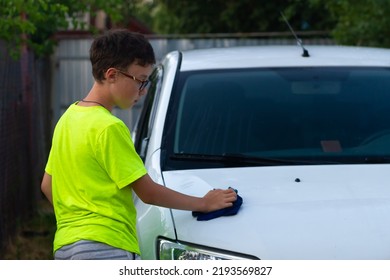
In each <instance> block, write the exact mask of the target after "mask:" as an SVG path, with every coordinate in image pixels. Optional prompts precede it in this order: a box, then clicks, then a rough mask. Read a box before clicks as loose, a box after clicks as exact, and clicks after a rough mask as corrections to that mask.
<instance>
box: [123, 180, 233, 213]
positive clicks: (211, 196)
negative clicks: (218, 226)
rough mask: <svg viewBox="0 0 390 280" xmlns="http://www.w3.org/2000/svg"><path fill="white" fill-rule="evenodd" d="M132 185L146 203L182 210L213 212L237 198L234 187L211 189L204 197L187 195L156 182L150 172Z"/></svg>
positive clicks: (230, 204)
mask: <svg viewBox="0 0 390 280" xmlns="http://www.w3.org/2000/svg"><path fill="white" fill-rule="evenodd" d="M130 187H132V188H133V190H134V192H135V193H136V194H137V196H138V197H139V198H140V199H141V200H142V201H143V202H144V203H147V204H153V205H157V206H162V207H167V208H174V209H180V210H190V211H199V212H211V211H214V210H218V209H222V208H226V207H230V206H232V205H233V202H234V201H235V200H236V199H237V194H236V192H235V191H234V190H233V189H226V190H221V189H217V190H211V191H209V192H208V193H207V194H206V195H205V196H203V197H195V196H190V195H186V194H183V193H180V192H176V191H174V190H171V189H169V188H166V187H164V186H162V185H159V184H157V183H155V182H154V181H153V180H152V178H150V176H149V175H148V174H146V175H145V176H143V177H141V178H140V179H138V180H136V181H135V182H133V183H132V184H131V185H130Z"/></svg>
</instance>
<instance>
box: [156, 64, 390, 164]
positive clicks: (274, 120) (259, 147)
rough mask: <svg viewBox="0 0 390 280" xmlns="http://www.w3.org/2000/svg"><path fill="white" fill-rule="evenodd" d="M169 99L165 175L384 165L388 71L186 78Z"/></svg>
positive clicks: (389, 143)
mask: <svg viewBox="0 0 390 280" xmlns="http://www.w3.org/2000/svg"><path fill="white" fill-rule="evenodd" d="M173 98H174V100H173V102H171V105H170V113H169V114H168V116H169V118H168V119H167V122H166V127H167V128H168V129H167V130H166V131H167V133H166V138H165V139H166V141H165V147H163V149H165V150H166V151H167V153H166V155H167V158H166V161H165V164H166V165H165V166H166V168H169V167H172V165H173V166H174V168H175V169H177V168H179V169H180V168H194V167H196V168H202V166H205V167H207V164H206V165H204V164H205V163H208V165H210V163H212V165H213V166H226V163H229V165H233V166H235V165H237V166H242V165H248V164H251V165H271V164H272V165H275V164H279V165H291V164H340V163H341V164H343V163H363V162H364V163H371V162H372V163H384V162H389V158H390V68H374V67H364V68H356V67H310V68H309V67H306V68H272V69H269V68H268V69H264V68H262V69H247V70H242V69H240V70H234V69H230V70H226V69H224V70H215V71H207V72H205V71H196V72H186V73H181V74H180V76H179V82H178V84H177V87H176V91H175V92H174V93H173Z"/></svg>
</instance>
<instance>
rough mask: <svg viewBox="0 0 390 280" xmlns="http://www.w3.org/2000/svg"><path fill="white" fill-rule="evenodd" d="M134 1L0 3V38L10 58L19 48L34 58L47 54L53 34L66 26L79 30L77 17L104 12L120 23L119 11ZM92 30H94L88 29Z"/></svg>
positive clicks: (2, 0) (9, 0) (13, 0)
mask: <svg viewBox="0 0 390 280" xmlns="http://www.w3.org/2000/svg"><path fill="white" fill-rule="evenodd" d="M133 2H134V1H130V0H127V1H122V0H61V1H60V0H0V7H1V8H0V39H2V40H4V41H5V42H7V44H8V46H9V50H10V53H11V55H12V56H14V57H18V55H19V54H20V50H21V47H22V46H27V47H29V48H31V49H32V50H33V51H34V52H35V53H36V54H38V55H46V54H50V53H51V52H52V51H53V47H54V45H55V41H54V40H53V35H54V34H55V33H56V32H57V31H60V30H66V29H68V28H69V26H73V28H74V29H80V28H81V29H83V28H84V26H83V24H84V22H83V21H82V20H80V17H79V16H80V15H82V14H83V13H85V12H89V13H90V14H91V15H92V16H93V15H94V14H95V12H96V11H98V10H100V9H102V10H105V11H106V12H107V13H108V14H109V15H110V17H111V18H112V19H113V20H114V21H115V22H120V21H122V20H123V16H124V14H123V11H124V10H126V9H128V8H129V7H130V9H131V5H132V3H133ZM90 31H92V32H93V31H94V30H90Z"/></svg>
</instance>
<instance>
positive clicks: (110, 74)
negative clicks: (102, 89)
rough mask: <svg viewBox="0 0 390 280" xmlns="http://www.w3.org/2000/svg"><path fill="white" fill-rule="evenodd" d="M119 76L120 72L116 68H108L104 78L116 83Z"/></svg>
mask: <svg viewBox="0 0 390 280" xmlns="http://www.w3.org/2000/svg"><path fill="white" fill-rule="evenodd" d="M117 74H118V71H117V70H116V69H115V68H108V69H107V71H106V72H105V73H104V77H105V78H106V80H107V81H109V82H115V80H116V75H117Z"/></svg>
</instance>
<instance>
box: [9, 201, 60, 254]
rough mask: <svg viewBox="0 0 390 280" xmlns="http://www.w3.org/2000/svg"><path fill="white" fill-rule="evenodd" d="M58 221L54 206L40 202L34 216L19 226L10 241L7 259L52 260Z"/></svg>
mask: <svg viewBox="0 0 390 280" xmlns="http://www.w3.org/2000/svg"><path fill="white" fill-rule="evenodd" d="M55 230H56V222H55V217H54V213H53V209H52V206H51V205H50V204H49V202H47V201H42V202H39V204H38V209H37V211H36V214H35V215H34V217H32V219H31V220H29V221H28V222H25V223H23V224H22V225H20V226H19V227H18V230H17V233H16V235H15V236H13V238H11V239H10V240H9V242H8V245H7V248H6V252H5V254H4V255H3V256H2V259H5V260H51V259H53V252H52V251H53V238H54V233H55Z"/></svg>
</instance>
